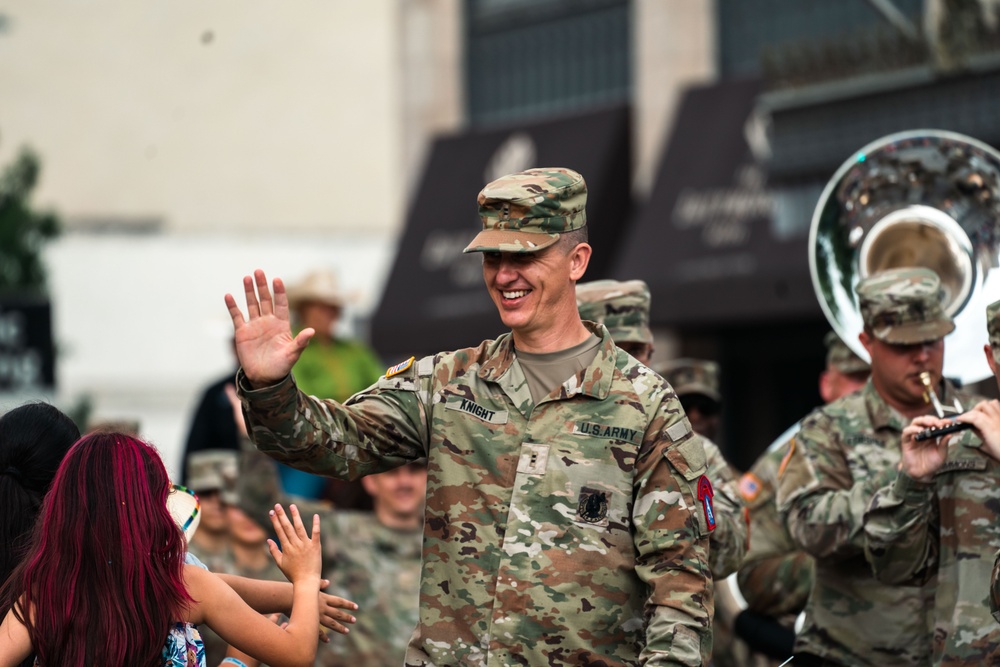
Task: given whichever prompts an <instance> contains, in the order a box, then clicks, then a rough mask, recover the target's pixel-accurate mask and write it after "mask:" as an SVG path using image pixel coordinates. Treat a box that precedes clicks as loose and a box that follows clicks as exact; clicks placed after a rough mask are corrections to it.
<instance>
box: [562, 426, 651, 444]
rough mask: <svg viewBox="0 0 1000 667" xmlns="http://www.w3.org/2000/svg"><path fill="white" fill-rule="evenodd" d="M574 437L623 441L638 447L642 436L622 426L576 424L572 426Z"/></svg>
mask: <svg viewBox="0 0 1000 667" xmlns="http://www.w3.org/2000/svg"><path fill="white" fill-rule="evenodd" d="M573 433H574V435H589V436H591V437H593V438H607V439H608V440H625V441H626V442H631V443H632V444H633V445H638V444H639V442H640V440H641V436H642V434H641V433H640V432H639V431H637V430H635V429H632V428H625V427H624V426H610V425H607V424H595V423H593V422H577V423H576V424H574V425H573Z"/></svg>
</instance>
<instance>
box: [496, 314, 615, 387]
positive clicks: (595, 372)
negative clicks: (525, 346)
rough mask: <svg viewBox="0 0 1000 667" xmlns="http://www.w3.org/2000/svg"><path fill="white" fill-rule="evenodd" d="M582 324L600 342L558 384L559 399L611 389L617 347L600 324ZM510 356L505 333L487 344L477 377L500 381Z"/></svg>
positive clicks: (509, 337) (509, 338)
mask: <svg viewBox="0 0 1000 667" xmlns="http://www.w3.org/2000/svg"><path fill="white" fill-rule="evenodd" d="M583 325H584V326H585V327H586V328H587V330H588V331H590V332H591V333H593V334H594V335H596V336H597V337H598V338H600V339H601V345H600V348H599V349H598V351H597V356H596V357H595V358H594V361H593V363H591V364H590V366H588V367H587V368H585V369H584V370H583V371H582V372H580V373H577V374H576V375H575V376H573V377H571V378H570V379H568V380H567V381H566V382H564V383H563V384H562V387H561V388H560V389H559V398H560V399H563V398H569V397H570V396H576V395H577V394H583V395H585V396H593V397H594V398H598V399H603V398H605V397H607V395H608V394H609V393H610V392H611V380H612V378H613V377H614V371H615V367H616V366H617V360H618V353H619V350H618V348H617V347H616V346H615V343H614V341H612V340H611V334H609V333H608V330H607V329H606V328H605V327H604V325H602V324H595V323H594V322H588V321H584V323H583ZM514 359H515V354H514V337H513V336H512V335H511V334H510V333H505V334H504V335H502V336H500V337H499V338H497V339H496V340H495V341H493V343H492V344H491V345H490V346H489V347H488V348H487V350H486V359H485V360H484V361H483V363H482V365H481V366H480V368H479V377H480V378H482V379H483V380H485V381H487V382H502V381H503V379H504V376H506V375H507V374H508V373H509V372H510V369H511V366H513V364H514Z"/></svg>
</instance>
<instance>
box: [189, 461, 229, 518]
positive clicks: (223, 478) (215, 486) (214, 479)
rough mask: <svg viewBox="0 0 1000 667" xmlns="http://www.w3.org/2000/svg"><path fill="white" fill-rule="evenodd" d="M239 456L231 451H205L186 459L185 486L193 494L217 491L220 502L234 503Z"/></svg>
mask: <svg viewBox="0 0 1000 667" xmlns="http://www.w3.org/2000/svg"><path fill="white" fill-rule="evenodd" d="M238 474H239V454H238V453H237V452H235V451H233V450H231V449H206V450H204V451H201V452H195V453H193V454H191V455H190V456H189V457H188V463H187V482H188V484H187V486H188V488H189V489H191V490H192V491H194V492H195V493H205V492H208V491H218V492H219V493H220V495H221V497H222V501H223V502H225V503H228V504H230V505H232V504H235V503H236V499H237V498H236V478H237V475H238Z"/></svg>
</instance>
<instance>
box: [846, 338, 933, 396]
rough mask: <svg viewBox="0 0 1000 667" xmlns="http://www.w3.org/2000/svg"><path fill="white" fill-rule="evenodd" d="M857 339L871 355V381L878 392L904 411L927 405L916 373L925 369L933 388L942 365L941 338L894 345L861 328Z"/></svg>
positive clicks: (922, 386)
mask: <svg viewBox="0 0 1000 667" xmlns="http://www.w3.org/2000/svg"><path fill="white" fill-rule="evenodd" d="M860 339H861V344H862V345H864V346H865V349H866V350H868V354H869V356H871V360H872V383H873V384H874V385H875V389H877V390H878V393H879V395H880V396H882V398H884V399H885V400H886V402H887V403H889V404H890V405H892V406H893V407H895V408H896V409H898V410H900V411H903V412H904V413H905V412H906V411H921V410H922V409H923V408H925V407H927V406H928V403H927V401H925V400H924V385H923V383H922V382H921V381H920V374H921V373H923V372H925V371H926V372H928V373H930V376H931V384H932V386H933V387H935V390H937V386H938V383H940V382H941V370H942V368H943V367H944V339H943V338H939V339H937V340H932V341H928V342H926V343H916V344H913V345H895V344H892V343H886V342H884V341H881V340H878V339H877V338H875V337H874V336H870V335H868V334H867V333H865V332H862V333H861V335H860Z"/></svg>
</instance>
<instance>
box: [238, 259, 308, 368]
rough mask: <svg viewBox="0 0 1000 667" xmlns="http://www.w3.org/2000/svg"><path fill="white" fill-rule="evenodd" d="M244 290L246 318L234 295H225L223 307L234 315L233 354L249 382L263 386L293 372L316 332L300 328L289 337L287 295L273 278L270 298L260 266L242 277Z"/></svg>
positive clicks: (290, 329) (278, 281)
mask: <svg viewBox="0 0 1000 667" xmlns="http://www.w3.org/2000/svg"><path fill="white" fill-rule="evenodd" d="M255 285H256V289H254V288H255ZM243 291H244V292H245V293H246V301H247V319H244V317H243V313H242V312H241V311H240V308H239V306H237V305H236V299H234V298H233V295H232V294H227V295H226V307H227V308H228V309H229V315H230V317H232V318H233V330H234V335H235V339H236V356H237V357H239V360H240V366H242V367H243V372H244V373H245V374H246V377H247V380H248V381H249V382H250V384H251V385H253V386H254V387H266V386H268V385H272V384H275V383H277V382H280V381H281V380H282V379H284V378H285V376H286V375H288V374H289V373H290V372H291V371H292V366H294V365H295V362H296V361H297V360H298V358H299V355H301V354H302V350H303V349H305V347H306V345H308V344H309V339H310V338H312V336H313V334H314V333H315V331H313V330H312V329H303V330H302V331H300V332H299V334H298V335H297V336H292V327H291V324H290V322H289V317H288V295H287V294H286V293H285V285H284V283H282V282H281V279H280V278H275V279H274V298H273V299H272V298H271V292H270V290H269V289H268V287H267V276H265V275H264V272H263V271H261V270H260V269H257V270H256V271H254V272H253V278H251V277H250V276H243Z"/></svg>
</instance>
